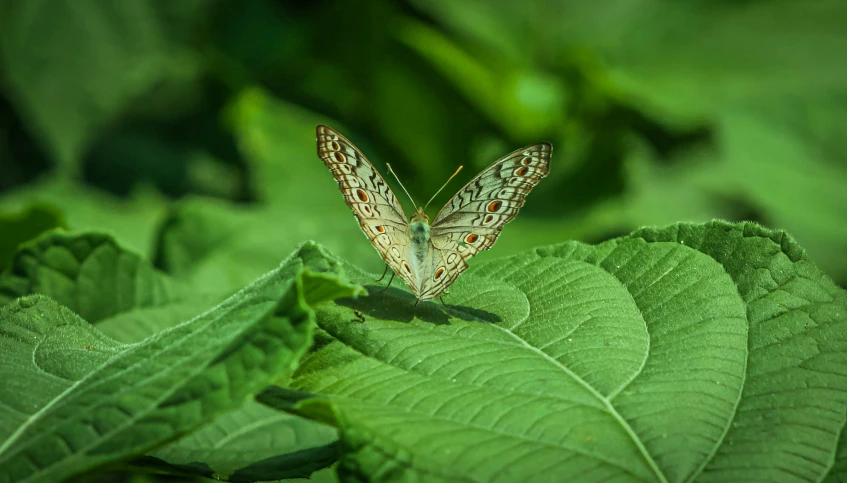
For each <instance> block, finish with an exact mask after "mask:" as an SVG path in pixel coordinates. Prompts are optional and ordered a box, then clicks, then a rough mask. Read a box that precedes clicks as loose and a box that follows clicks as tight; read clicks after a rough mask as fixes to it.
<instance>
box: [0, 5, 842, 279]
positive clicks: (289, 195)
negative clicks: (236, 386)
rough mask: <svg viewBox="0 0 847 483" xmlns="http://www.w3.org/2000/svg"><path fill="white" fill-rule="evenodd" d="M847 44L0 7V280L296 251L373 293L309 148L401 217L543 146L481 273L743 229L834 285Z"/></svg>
mask: <svg viewBox="0 0 847 483" xmlns="http://www.w3.org/2000/svg"><path fill="white" fill-rule="evenodd" d="M845 25H847V2H844V1H843V0H833V1H827V0H807V1H780V0H773V1H765V0H742V1H737V0H736V1H728V0H725V1H719V0H712V1H708V2H707V1H659V0H606V1H604V2H586V1H581V0H571V1H567V0H528V1H520V2H516V1H512V0H458V1H457V0H409V1H405V2H401V1H396V0H372V1H369V2H355V1H350V0H319V1H318V0H315V1H310V2H300V1H271V0H248V1H235V0H180V1H176V2H175V1H171V0H122V1H119V2H118V1H115V2H111V1H100V0H79V1H77V0H27V1H18V0H0V89H2V92H0V267H2V266H3V265H5V264H7V263H8V262H9V260H10V257H11V254H12V253H13V251H14V249H15V246H17V244H18V243H20V242H23V241H25V240H27V239H29V238H31V237H32V236H33V235H34V234H36V233H38V232H40V231H43V230H45V229H48V228H50V227H54V226H62V227H66V228H68V229H71V230H82V229H97V230H103V231H108V232H111V233H113V234H115V235H116V236H117V238H118V240H119V241H120V242H121V243H122V244H123V245H125V246H128V247H130V248H132V249H134V250H135V251H138V252H139V253H142V254H144V255H145V256H148V257H150V258H151V259H153V260H154V261H155V263H156V265H157V266H158V267H160V268H162V269H164V270H166V271H168V272H169V273H171V274H173V275H175V276H177V277H181V278H183V279H185V280H187V281H196V282H197V283H198V284H200V285H202V286H204V287H209V286H212V287H213V288H216V289H218V288H219V289H222V290H232V289H235V288H238V287H240V286H241V285H242V284H244V283H246V282H248V281H249V280H251V279H252V278H253V277H255V276H257V275H258V274H260V273H263V272H265V271H267V270H269V269H271V268H272V267H274V266H276V265H277V264H278V263H279V261H280V260H281V259H282V258H283V257H285V256H286V255H287V254H288V253H290V252H291V250H292V249H293V248H294V246H295V245H296V244H298V243H300V242H302V241H304V240H306V239H314V240H316V241H318V242H320V243H322V244H325V245H326V246H328V247H329V248H330V249H331V250H333V251H334V252H336V253H338V254H339V255H342V256H344V257H346V258H348V259H351V260H352V261H353V262H354V263H357V264H359V265H361V266H362V267H364V268H367V269H370V270H371V271H375V272H381V269H382V265H381V263H380V260H379V258H378V256H377V254H376V252H375V251H374V250H373V249H372V248H371V247H370V246H369V245H368V242H367V240H366V239H365V237H364V236H362V235H361V234H359V233H358V226H357V224H356V223H355V221H354V219H353V217H352V215H351V214H350V211H349V209H348V208H347V207H346V206H345V205H344V203H343V201H342V197H341V196H340V194H339V193H338V190H337V188H336V187H335V183H334V182H333V181H332V179H331V176H330V173H329V172H328V171H327V170H326V168H325V167H324V166H323V164H322V163H321V162H320V160H319V159H318V158H317V156H316V154H315V136H314V127H315V124H317V123H326V124H329V125H331V126H333V127H336V128H337V129H339V130H341V131H342V132H344V133H346V134H347V135H348V137H350V138H351V139H352V140H353V141H354V142H356V143H357V144H358V145H359V146H360V147H361V148H362V149H363V150H364V151H365V152H366V154H368V156H369V157H370V159H371V161H373V162H374V164H375V165H376V166H377V167H378V168H379V169H381V170H382V168H383V167H384V163H385V162H391V163H392V165H393V166H394V167H395V169H396V171H397V173H398V174H399V176H400V177H401V179H402V180H403V181H404V184H405V185H406V187H407V188H408V189H409V191H410V192H411V193H412V195H413V196H415V198H416V200H417V201H418V202H423V201H425V200H426V199H427V198H428V197H429V196H430V195H431V194H432V193H434V192H435V190H436V189H437V188H438V187H439V186H440V185H441V183H442V182H443V181H444V180H445V179H446V178H447V177H448V176H449V175H450V174H451V173H452V172H453V171H454V170H455V169H456V167H457V166H458V165H460V164H463V165H465V166H466V169H465V170H463V171H462V172H461V174H460V176H459V178H460V181H459V182H454V184H453V185H452V186H451V187H450V188H449V189H447V190H445V192H444V194H442V195H440V196H439V198H438V199H437V200H436V201H435V202H434V203H433V206H436V205H439V206H440V205H441V204H443V203H444V202H446V201H447V199H448V197H449V194H448V192H450V193H453V192H455V191H456V190H457V189H458V188H459V187H460V184H461V182H466V181H468V180H469V179H470V178H471V177H472V176H473V175H475V174H476V172H478V170H480V169H481V168H483V167H485V166H486V165H488V164H489V163H491V162H493V161H494V160H495V159H496V158H498V157H499V156H501V155H503V154H505V153H507V152H509V151H511V150H513V149H516V148H518V147H521V146H523V145H526V144H529V143H533V142H538V141H550V142H552V143H553V145H554V155H553V160H552V165H551V166H552V170H551V173H550V176H549V177H548V179H546V180H545V181H544V182H543V183H541V184H540V185H539V186H538V188H536V190H535V191H534V192H533V194H532V195H531V196H530V198H529V200H528V204H527V205H526V206H525V208H524V209H523V211H522V214H521V216H520V217H518V219H517V220H515V221H514V222H513V223H512V224H511V225H510V226H509V227H508V228H507V229H506V230H505V231H504V234H503V236H502V237H501V239H500V241H499V242H498V244H497V248H496V249H495V250H493V251H492V252H489V253H485V254H483V255H481V257H490V256H502V255H508V254H510V253H513V252H515V251H518V250H522V249H527V248H529V247H533V246H538V245H541V244H546V243H553V242H559V241H563V240H565V239H578V240H582V241H585V242H596V241H599V240H604V239H607V238H609V237H612V236H615V235H618V234H623V233H627V232H629V231H631V230H632V229H634V228H637V227H639V226H642V225H655V224H666V223H671V222H676V221H706V220H709V219H712V218H724V219H730V220H746V219H752V220H756V221H759V222H761V223H763V224H765V225H767V226H769V227H773V228H782V229H785V230H787V231H788V232H790V233H791V234H793V235H794V236H795V237H796V238H797V239H798V241H799V242H800V243H801V244H802V245H803V246H804V247H806V248H807V250H808V251H809V253H810V255H811V256H812V258H813V259H814V260H815V261H816V262H817V263H819V264H820V265H821V266H822V267H823V268H824V270H826V271H827V272H828V273H829V274H830V275H831V276H832V277H834V278H835V279H836V281H838V282H840V283H841V284H842V285H843V284H845V282H847V256H845V253H847V62H845V61H844V59H845V52H847V29H845ZM383 172H384V170H383ZM390 182H391V183H392V184H393V186H395V191H396V190H397V189H398V188H397V187H396V184H394V182H393V180H391V181H390ZM398 194H400V193H399V192H398ZM400 199H401V202H402V203H403V204H404V205H405V206H406V208H407V210H408V211H409V212H411V210H412V208H413V207H412V206H411V204H410V203H409V202H408V200H406V199H405V196H400ZM436 211H437V208H431V209H430V215H431V216H432V215H434V214H435V212H436Z"/></svg>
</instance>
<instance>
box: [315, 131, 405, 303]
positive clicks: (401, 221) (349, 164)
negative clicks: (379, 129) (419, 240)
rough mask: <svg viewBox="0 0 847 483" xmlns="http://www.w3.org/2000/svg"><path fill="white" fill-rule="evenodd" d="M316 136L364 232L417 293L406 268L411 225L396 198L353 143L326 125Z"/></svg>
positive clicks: (321, 155) (324, 160)
mask: <svg viewBox="0 0 847 483" xmlns="http://www.w3.org/2000/svg"><path fill="white" fill-rule="evenodd" d="M317 137H318V156H319V157H320V158H321V159H322V160H323V162H324V164H325V165H326V166H327V168H329V170H330V171H331V172H332V176H333V177H334V178H335V181H337V182H338V187H339V189H341V193H342V194H343V195H344V201H345V202H346V203H347V206H349V207H350V209H351V210H353V214H354V215H355V216H356V220H358V222H359V226H360V227H361V228H362V231H363V232H364V233H365V235H366V236H367V237H368V239H369V240H370V241H371V244H372V245H373V246H374V248H376V250H377V251H378V252H379V255H380V256H381V257H382V259H383V260H385V263H387V264H388V266H390V267H391V269H392V270H394V272H395V273H396V274H397V275H399V276H400V277H401V278H402V279H403V281H405V282H406V284H408V285H409V287H411V288H412V290H413V291H415V289H416V284H415V282H416V281H415V280H414V279H413V277H412V276H411V273H409V272H410V271H411V270H409V269H407V267H408V266H409V265H408V262H407V260H408V258H409V252H410V250H411V240H410V238H409V222H408V220H407V219H406V215H405V213H404V212H403V207H402V206H400V202H398V201H397V197H396V196H394V193H393V192H392V191H391V188H389V186H388V184H387V183H386V182H385V180H384V179H383V178H382V176H380V174H379V172H378V171H377V170H376V168H374V166H373V164H371V162H370V161H368V159H367V158H366V157H365V155H364V154H363V153H362V151H360V150H359V148H357V147H356V146H355V145H354V144H353V143H352V142H350V140H348V139H347V138H345V137H344V136H342V135H341V134H340V133H339V132H338V131H336V130H334V129H332V128H330V127H327V126H318V127H317ZM404 264H405V265H404Z"/></svg>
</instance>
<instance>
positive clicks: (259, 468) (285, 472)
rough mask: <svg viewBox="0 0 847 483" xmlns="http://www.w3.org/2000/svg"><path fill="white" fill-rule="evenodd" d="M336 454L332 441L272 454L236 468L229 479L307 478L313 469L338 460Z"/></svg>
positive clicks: (237, 481) (242, 482) (248, 482)
mask: <svg viewBox="0 0 847 483" xmlns="http://www.w3.org/2000/svg"><path fill="white" fill-rule="evenodd" d="M338 455H339V450H338V442H334V443H329V444H327V445H325V446H318V447H315V448H308V449H303V450H300V451H295V452H293V453H287V454H282V455H278V456H272V457H270V458H265V459H263V460H260V461H257V462H255V463H253V464H251V465H250V466H247V467H245V468H242V469H240V470H237V471H236V472H235V473H233V474H232V475H231V476H230V477H229V481H231V482H233V483H252V482H254V481H268V480H282V479H286V478H309V477H310V476H311V475H312V473H314V472H315V471H318V470H322V469H324V468H329V467H330V465H332V464H333V463H335V462H336V461H337V460H338Z"/></svg>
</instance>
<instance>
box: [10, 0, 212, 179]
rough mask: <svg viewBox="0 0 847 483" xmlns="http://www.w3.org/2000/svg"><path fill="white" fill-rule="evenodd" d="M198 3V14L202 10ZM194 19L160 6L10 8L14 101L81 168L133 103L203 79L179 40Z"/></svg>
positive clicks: (148, 2)
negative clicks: (85, 155)
mask: <svg viewBox="0 0 847 483" xmlns="http://www.w3.org/2000/svg"><path fill="white" fill-rule="evenodd" d="M192 3H193V7H195V8H193V10H195V11H197V10H199V9H198V8H196V7H198V6H202V4H198V3H197V2H192ZM180 9H182V10H184V11H183V12H178V10H180ZM186 13H188V10H186V8H185V4H183V3H182V2H181V6H180V7H176V8H174V7H171V6H169V2H159V1H154V0H141V1H131V2H121V3H120V4H116V5H107V4H101V3H83V4H80V3H79V2H73V1H67V0H60V1H57V2H54V1H43V0H36V1H33V2H24V3H19V2H3V4H2V6H0V58H1V59H2V62H3V67H4V68H3V69H2V70H3V72H4V74H5V77H6V79H4V80H5V81H6V82H5V84H6V91H7V95H8V97H9V98H10V99H12V100H13V101H14V103H15V104H16V107H17V108H18V109H19V110H20V111H21V112H22V113H23V114H24V115H23V116H22V117H24V118H25V119H26V120H28V122H29V124H30V125H31V126H30V129H32V130H33V131H36V132H39V133H40V134H41V136H42V137H44V138H45V140H46V142H45V144H46V145H47V146H49V147H50V148H51V149H52V150H53V155H54V156H55V157H56V158H57V159H58V160H59V161H61V162H62V163H65V164H70V163H73V162H74V161H76V160H77V159H78V157H79V156H80V154H81V152H82V151H83V150H84V148H85V146H86V144H87V143H88V142H89V141H90V140H91V139H92V138H93V137H94V136H95V135H96V133H97V132H98V130H99V129H101V128H102V127H103V126H104V125H105V124H106V123H107V122H108V121H111V120H112V119H113V118H115V117H116V116H117V115H118V114H120V113H121V112H122V111H123V110H124V109H125V108H126V107H127V106H128V104H129V103H130V102H131V101H133V100H135V99H137V98H138V97H140V96H142V95H143V94H145V93H147V92H148V91H149V90H151V89H152V88H154V87H159V90H162V87H163V84H165V85H166V84H167V83H172V82H174V80H175V79H180V80H183V79H187V78H191V77H193V76H195V75H196V71H197V70H198V67H199V61H200V58H199V56H197V55H196V54H195V53H194V52H192V51H190V50H189V49H188V48H186V46H185V45H182V43H181V42H178V40H180V39H178V38H177V37H178V36H179V34H181V32H178V30H179V24H180V23H182V24H183V25H184V24H185V22H184V21H183V22H177V21H176V20H177V17H179V16H180V15H185V14H186ZM191 17H192V16H186V17H185V18H191ZM185 18H183V20H184V19H185Z"/></svg>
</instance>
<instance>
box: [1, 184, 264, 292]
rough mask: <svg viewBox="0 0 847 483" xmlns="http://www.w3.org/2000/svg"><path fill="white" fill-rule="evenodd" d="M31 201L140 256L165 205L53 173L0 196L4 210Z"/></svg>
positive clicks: (157, 199) (71, 226) (149, 196)
mask: <svg viewBox="0 0 847 483" xmlns="http://www.w3.org/2000/svg"><path fill="white" fill-rule="evenodd" d="M33 204H47V205H52V206H57V207H60V208H61V209H62V212H63V213H64V220H65V223H64V225H65V226H66V227H67V228H69V229H71V230H74V231H82V230H97V231H108V232H109V233H110V234H112V236H114V237H115V239H116V240H117V241H118V242H119V243H120V244H121V245H122V246H124V247H127V248H129V249H131V250H133V251H135V252H137V253H140V254H142V255H146V254H148V253H149V252H150V250H151V248H152V242H153V235H154V230H155V228H156V227H157V225H158V224H159V223H160V221H161V217H162V215H163V214H164V213H165V206H166V205H165V201H164V199H163V198H162V197H161V196H159V195H157V194H155V193H152V192H147V191H143V192H139V193H134V194H133V196H131V197H128V199H127V198H118V197H115V196H110V195H107V194H105V193H101V192H99V191H95V190H91V189H89V188H87V187H85V186H84V185H82V184H79V183H76V182H74V181H71V180H70V179H68V178H61V177H55V176H54V177H47V178H43V179H40V180H38V181H37V182H34V183H30V184H29V185H27V186H26V187H25V188H22V189H19V190H16V191H13V192H11V193H8V194H4V195H3V196H0V206H3V207H4V209H6V210H15V209H17V210H22V209H24V208H25V207H27V206H30V205H33ZM251 280H252V279H251ZM242 286H243V285H242Z"/></svg>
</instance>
